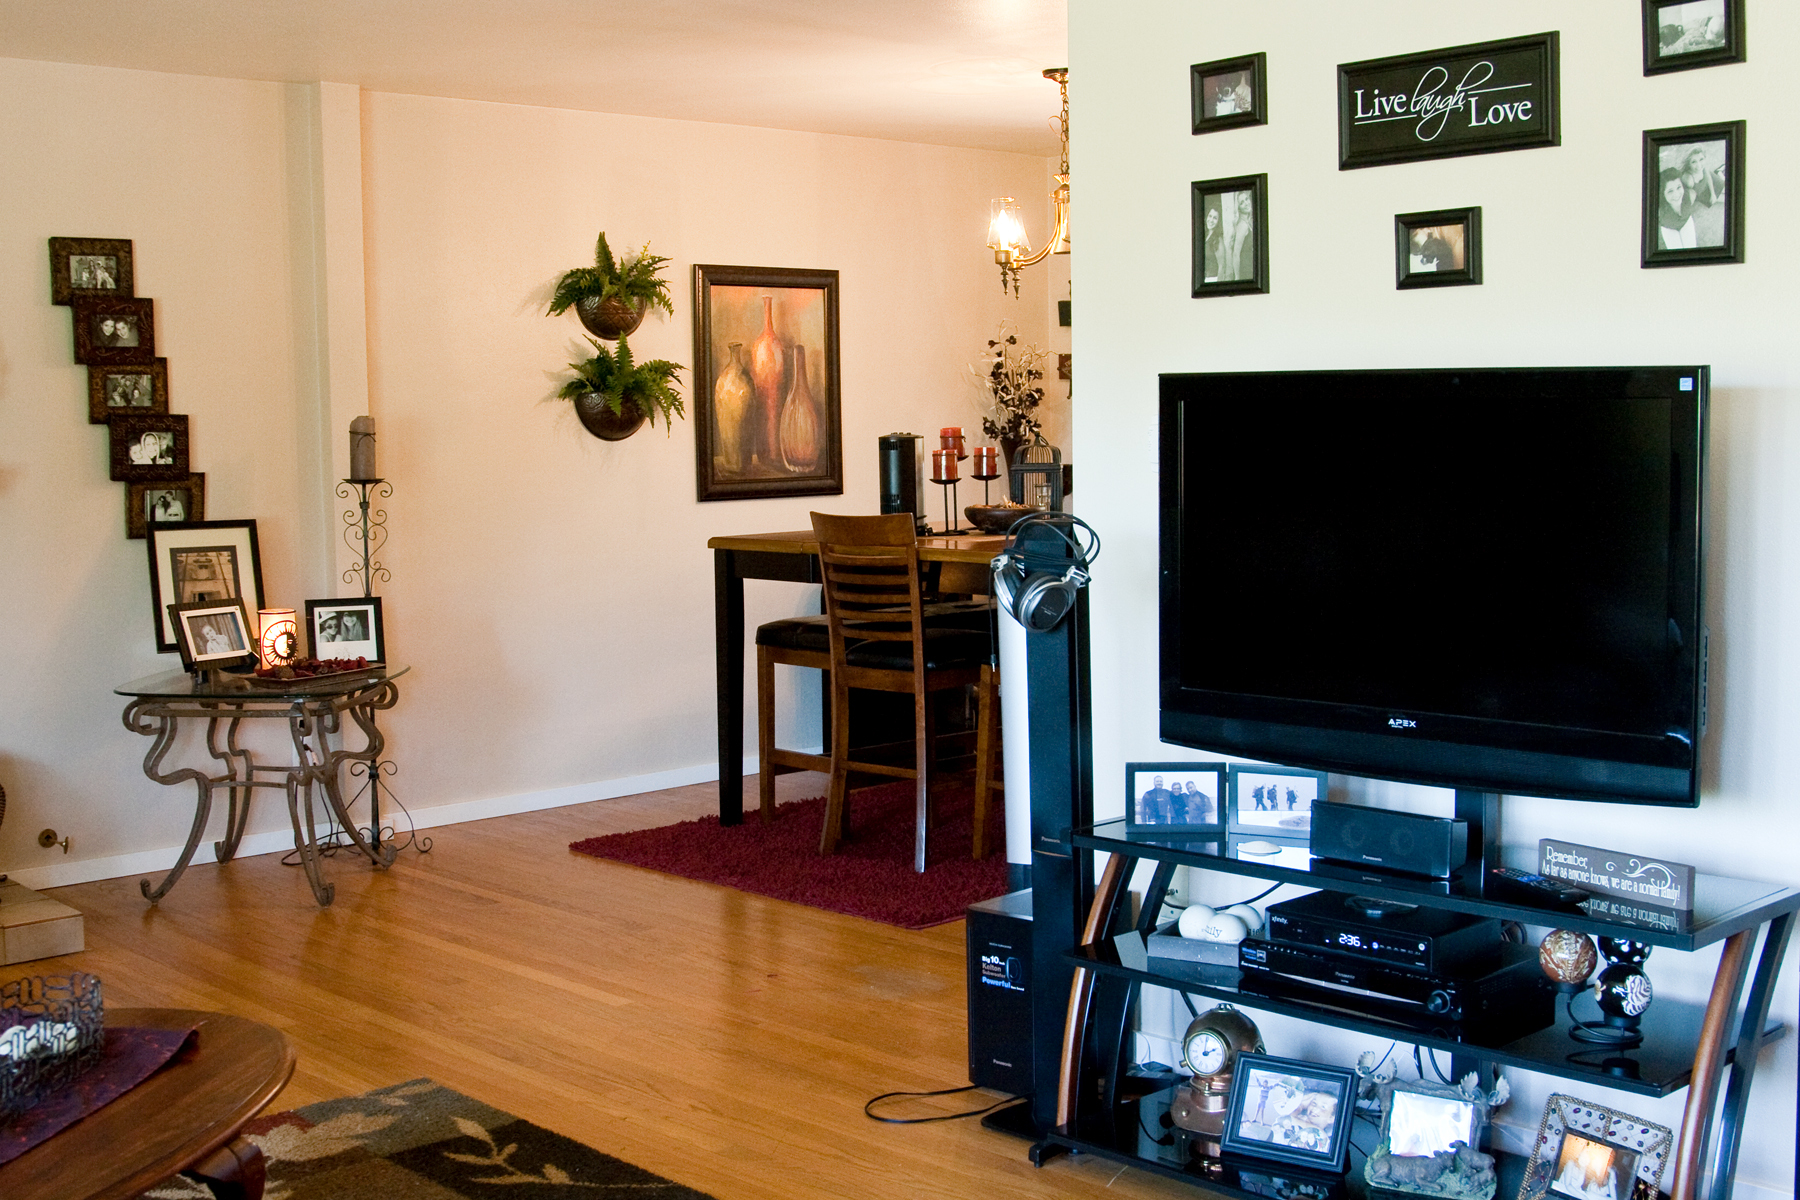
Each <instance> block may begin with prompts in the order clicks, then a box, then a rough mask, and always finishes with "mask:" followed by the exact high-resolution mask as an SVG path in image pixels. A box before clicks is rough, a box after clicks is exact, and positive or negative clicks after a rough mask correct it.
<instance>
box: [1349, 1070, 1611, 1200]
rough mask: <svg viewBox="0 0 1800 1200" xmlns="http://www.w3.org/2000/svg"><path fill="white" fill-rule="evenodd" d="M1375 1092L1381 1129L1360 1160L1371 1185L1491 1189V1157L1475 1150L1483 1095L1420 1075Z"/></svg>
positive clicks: (1433, 1191)
mask: <svg viewBox="0 0 1800 1200" xmlns="http://www.w3.org/2000/svg"><path fill="white" fill-rule="evenodd" d="M1379 1094H1380V1098H1381V1133H1380V1137H1379V1138H1378V1139H1377V1141H1376V1143H1375V1149H1374V1150H1373V1151H1371V1152H1370V1154H1369V1156H1368V1159H1367V1161H1365V1162H1364V1164H1363V1178H1364V1179H1365V1180H1367V1181H1368V1183H1369V1185H1370V1186H1371V1187H1372V1188H1379V1189H1383V1190H1386V1191H1395V1192H1411V1193H1413V1194H1414V1195H1419V1196H1442V1197H1446V1198H1457V1197H1466V1196H1469V1195H1471V1194H1480V1192H1481V1191H1482V1190H1483V1189H1482V1188H1481V1185H1480V1180H1481V1179H1482V1178H1484V1177H1485V1178H1486V1179H1487V1180H1489V1181H1490V1182H1489V1184H1488V1187H1487V1189H1486V1190H1488V1191H1490V1192H1491V1190H1492V1183H1491V1180H1492V1179H1493V1170H1494V1160H1493V1158H1492V1157H1491V1156H1489V1155H1486V1154H1483V1153H1481V1135H1482V1131H1483V1130H1484V1129H1485V1128H1486V1127H1487V1123H1488V1103H1487V1098H1486V1097H1485V1096H1483V1095H1482V1094H1481V1093H1480V1092H1476V1093H1475V1095H1473V1096H1470V1095H1467V1094H1465V1093H1464V1092H1463V1091H1462V1090H1461V1089H1460V1088H1456V1087H1452V1086H1450V1085H1449V1084H1440V1083H1429V1082H1427V1081H1425V1080H1423V1079H1395V1080H1391V1081H1390V1082H1388V1083H1384V1084H1382V1085H1381V1088H1380V1093H1379ZM1458 1143H1461V1146H1462V1148H1461V1149H1458ZM1574 1200H1589V1198H1588V1197H1583V1196H1578V1197H1575V1198H1574ZM1614 1200H1630V1198H1629V1197H1628V1196H1619V1197H1615V1198H1614Z"/></svg>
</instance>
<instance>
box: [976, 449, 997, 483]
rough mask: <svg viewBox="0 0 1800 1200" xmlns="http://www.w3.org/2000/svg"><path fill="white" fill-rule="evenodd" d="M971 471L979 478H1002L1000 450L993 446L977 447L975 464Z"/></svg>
mask: <svg viewBox="0 0 1800 1200" xmlns="http://www.w3.org/2000/svg"><path fill="white" fill-rule="evenodd" d="M970 473H971V474H972V475H974V476H975V478H977V479H998V478H1000V451H999V450H998V449H997V448H996V447H993V446H977V447H975V466H974V467H973V468H972V469H971V471H970Z"/></svg>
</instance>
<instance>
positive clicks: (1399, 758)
mask: <svg viewBox="0 0 1800 1200" xmlns="http://www.w3.org/2000/svg"><path fill="white" fill-rule="evenodd" d="M1707 385H1708V369H1707V368H1706V367H1703V366H1692V367H1580V368H1570V367H1554V368H1541V369H1511V368H1506V369H1478V370H1407V371H1400V370H1395V371H1302V372H1256V373H1233V374H1184V375H1164V376H1162V377H1161V420H1162V425H1161V471H1162V474H1161V533H1160V543H1161V605H1160V608H1161V667H1160V675H1161V733H1162V737H1163V739H1164V740H1165V741H1169V742H1173V743H1176V744H1179V745H1185V746H1191V747H1195V748H1198V749H1203V750H1209V751H1217V752H1223V753H1229V754H1236V755H1244V756H1248V757H1252V758H1257V759H1263V760H1267V761H1272V762H1279V763H1286V764H1289V765H1294V766H1305V767H1312V768H1315V769H1323V770H1331V771H1341V772H1344V773H1347V774H1353V775H1364V776H1369V777H1373V778H1382V779H1396V780H1403V781H1411V782H1418V783H1426V784H1434V785H1438V786H1448V787H1456V788H1462V789H1468V790H1480V791H1488V792H1510V793H1516V794H1525V795H1537V796H1553V797H1566V798H1571V799H1586V800H1604V801H1623V802H1631V803H1640V804H1663V805H1688V806H1691V805H1694V804H1696V803H1698V800H1699V778H1700V770H1699V767H1700V738H1701V733H1702V726H1703V713H1704V696H1703V687H1704V680H1705V653H1706V651H1705V627H1704V624H1703V617H1704V612H1703V607H1702V595H1701V578H1702V570H1701V554H1702V542H1701V534H1702V519H1701V518H1702V506H1701V497H1702V482H1703V480H1702V472H1703V469H1704V464H1705V459H1706V420H1707Z"/></svg>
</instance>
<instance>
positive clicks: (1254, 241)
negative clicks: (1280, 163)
mask: <svg viewBox="0 0 1800 1200" xmlns="http://www.w3.org/2000/svg"><path fill="white" fill-rule="evenodd" d="M1268 188H1269V177H1268V176H1267V175H1240V176H1237V177H1235V178H1231V179H1205V180H1199V181H1196V182H1195V184H1194V188H1193V199H1194V295H1195V296H1197V297H1198V296H1238V295H1244V294H1247V293H1256V292H1267V291H1268V290H1269V196H1268Z"/></svg>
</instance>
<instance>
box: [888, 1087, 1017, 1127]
mask: <svg viewBox="0 0 1800 1200" xmlns="http://www.w3.org/2000/svg"><path fill="white" fill-rule="evenodd" d="M979 1087H980V1085H979V1084H974V1083H970V1084H965V1085H964V1086H962V1087H953V1088H943V1089H942V1090H940V1091H935V1092H883V1093H882V1094H881V1095H879V1096H877V1097H875V1098H874V1099H873V1100H871V1101H869V1102H868V1103H867V1104H865V1105H863V1116H865V1117H867V1118H869V1120H871V1121H880V1122H881V1123H882V1124H884V1125H926V1124H929V1123H931V1122H932V1121H961V1120H963V1119H964V1118H966V1117H984V1116H986V1115H987V1114H988V1113H991V1112H998V1111H999V1110H1000V1109H1003V1108H1009V1107H1011V1106H1012V1105H1015V1104H1023V1103H1025V1097H1024V1096H1005V1097H1002V1098H1001V1099H999V1100H996V1101H994V1103H992V1104H990V1105H988V1106H987V1107H986V1108H971V1109H969V1110H968V1111H967V1112H958V1113H941V1114H939V1115H938V1116H935V1117H883V1116H878V1115H877V1114H876V1113H874V1112H873V1111H871V1110H872V1109H874V1107H875V1106H876V1105H877V1104H880V1103H881V1102H882V1101H883V1100H892V1099H894V1098H896V1097H900V1096H905V1097H908V1098H919V1097H925V1096H954V1095H956V1094H957V1093H958V1092H973V1091H976V1090H978V1089H979Z"/></svg>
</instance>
